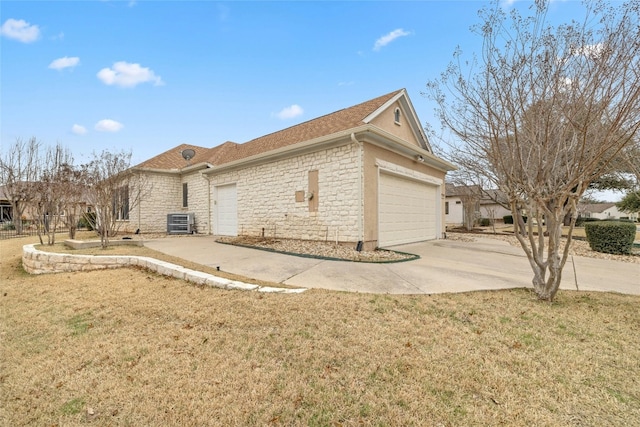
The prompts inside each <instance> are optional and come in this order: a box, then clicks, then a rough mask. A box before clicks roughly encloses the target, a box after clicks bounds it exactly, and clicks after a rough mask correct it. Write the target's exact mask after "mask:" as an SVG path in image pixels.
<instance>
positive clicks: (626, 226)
mask: <svg viewBox="0 0 640 427" xmlns="http://www.w3.org/2000/svg"><path fill="white" fill-rule="evenodd" d="M584 231H585V233H586V235H587V242H589V246H591V249H592V250H594V251H596V252H603V253H606V254H616V255H622V254H629V253H631V248H632V246H633V240H634V239H635V237H636V226H635V224H633V223H631V222H623V221H597V222H588V223H586V224H585V225H584Z"/></svg>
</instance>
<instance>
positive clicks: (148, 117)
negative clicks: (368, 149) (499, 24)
mask: <svg viewBox="0 0 640 427" xmlns="http://www.w3.org/2000/svg"><path fill="white" fill-rule="evenodd" d="M487 4H488V3H487V2H484V1H373V2H363V1H348V2H342V1H320V2H312V1H298V2H286V1H281V2H267V1H252V2H250V1H242V2H214V1H145V0H139V1H4V0H3V1H2V2H1V3H0V25H1V26H2V27H1V34H2V36H1V37H0V61H1V62H0V90H1V92H0V108H1V109H0V127H1V129H0V136H1V143H2V146H5V147H6V146H7V145H9V144H12V143H13V142H14V141H15V140H16V138H23V139H28V138H30V137H32V136H34V137H36V138H38V139H39V140H40V141H42V143H43V144H45V145H54V144H56V143H58V142H59V143H61V144H63V145H64V146H67V147H69V148H70V149H71V150H72V152H73V153H74V156H75V158H76V162H82V161H83V160H86V159H87V158H88V156H89V155H90V153H91V152H93V151H96V152H100V151H101V150H103V149H109V150H127V151H128V150H131V152H132V154H133V156H132V162H133V163H134V164H136V163H139V162H141V161H143V160H145V159H147V158H149V157H152V156H154V155H156V154H159V153H161V152H163V151H165V150H167V149H169V148H171V147H174V146H176V145H178V144H181V143H189V144H194V145H199V146H205V147H214V146H216V145H219V144H221V143H223V142H225V141H228V140H230V141H234V142H238V143H242V142H246V141H248V140H250V139H253V138H256V137H259V136H262V135H265V134H268V133H271V132H274V131H277V130H280V129H283V128H286V127H289V126H292V125H294V124H297V123H300V122H303V121H306V120H309V119H313V118H315V117H318V116H321V115H324V114H327V113H330V112H333V111H336V110H338V109H341V108H345V107H349V106H351V105H354V104H357V103H359V102H362V101H365V100H368V99H371V98H374V97H377V96H379V95H383V94H385V93H388V92H391V91H394V90H396V89H400V88H406V89H407V91H408V93H409V96H410V97H411V100H412V101H413V104H414V107H415V109H416V111H417V113H418V117H419V118H420V120H421V121H422V123H427V122H428V123H430V124H431V125H432V126H435V127H439V123H437V122H436V120H435V119H434V115H433V109H434V105H433V104H432V103H431V102H430V101H429V100H427V99H426V98H425V97H423V96H421V94H420V93H421V91H423V90H424V88H425V84H426V82H427V81H428V80H430V79H433V78H435V77H437V76H438V75H439V73H440V72H441V71H442V70H444V68H445V67H446V66H447V64H448V63H449V61H450V60H451V58H452V53H453V51H454V49H455V48H456V46H460V47H461V48H462V50H463V51H464V52H465V53H468V54H471V53H472V52H474V51H476V52H477V51H478V50H479V47H480V40H479V38H478V36H476V35H474V34H472V33H471V31H470V30H469V27H470V26H471V25H473V24H475V23H477V22H478V17H477V11H478V9H479V8H481V7H482V6H484V5H487ZM502 5H503V7H505V8H510V7H519V8H526V7H528V6H530V5H531V2H526V1H521V2H520V1H518V2H513V1H509V2H504V3H502ZM580 7H581V6H580V3H579V2H577V1H555V2H554V3H553V4H552V14H553V16H552V17H551V18H552V19H553V20H569V19H570V18H572V17H574V16H575V15H577V14H578V13H579V10H580Z"/></svg>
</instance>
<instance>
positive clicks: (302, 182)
mask: <svg viewBox="0 0 640 427" xmlns="http://www.w3.org/2000/svg"><path fill="white" fill-rule="evenodd" d="M359 161H360V158H359V147H358V146H357V145H356V144H352V143H349V144H347V145H343V146H340V147H335V148H329V149H326V150H321V151H318V152H314V153H308V154H304V155H300V156H297V157H293V158H288V159H282V160H278V161H274V162H270V163H266V164H262V165H257V166H253V167H248V168H245V169H241V170H237V171H231V172H228V173H221V174H219V175H214V176H212V177H211V188H212V195H211V200H212V201H213V200H215V194H216V192H215V186H216V185H225V184H232V183H236V189H237V197H238V234H239V235H253V236H260V235H261V234H262V230H263V229H264V234H265V236H266V237H274V236H275V237H279V238H293V239H305V240H325V239H326V240H329V241H335V240H336V238H337V239H338V240H339V241H341V242H355V241H357V240H358V237H359V236H358V215H359V214H360V209H359V203H360V196H359V190H358V182H359V181H358V172H359V170H358V167H357V164H358V162H359ZM312 170H318V173H319V177H318V194H317V195H316V197H318V200H319V206H318V211H317V212H309V202H308V199H307V197H308V194H309V188H308V187H309V171H312ZM296 191H304V192H305V200H304V201H302V202H296V197H295V193H296ZM215 214H216V213H215V209H214V210H213V215H214V216H215Z"/></svg>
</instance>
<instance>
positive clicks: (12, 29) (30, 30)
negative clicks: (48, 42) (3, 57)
mask: <svg viewBox="0 0 640 427" xmlns="http://www.w3.org/2000/svg"><path fill="white" fill-rule="evenodd" d="M0 32H1V33H2V35H3V36H5V37H8V38H10V39H14V40H18V41H21V42H22V43H31V42H34V41H36V40H38V39H39V38H40V28H38V26H37V25H31V24H29V23H28V22H27V21H24V20H22V19H12V18H10V19H7V20H6V21H4V24H2V28H0Z"/></svg>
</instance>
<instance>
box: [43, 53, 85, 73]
mask: <svg viewBox="0 0 640 427" xmlns="http://www.w3.org/2000/svg"><path fill="white" fill-rule="evenodd" d="M79 63H80V58H78V57H77V56H72V57H71V58H69V57H68V56H65V57H63V58H58V59H55V60H54V61H53V62H51V64H49V68H52V69H54V70H62V69H64V68H73V67H75V66H76V65H78V64H79Z"/></svg>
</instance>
